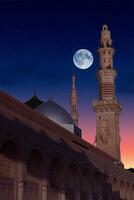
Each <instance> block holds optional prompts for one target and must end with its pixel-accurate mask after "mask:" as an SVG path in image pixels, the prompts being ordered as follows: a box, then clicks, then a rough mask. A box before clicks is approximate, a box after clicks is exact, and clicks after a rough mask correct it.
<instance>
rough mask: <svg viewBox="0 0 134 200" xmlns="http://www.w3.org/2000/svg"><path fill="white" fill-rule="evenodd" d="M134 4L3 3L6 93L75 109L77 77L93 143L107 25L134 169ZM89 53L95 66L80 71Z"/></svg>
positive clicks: (120, 0)
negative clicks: (76, 60) (78, 57)
mask: <svg viewBox="0 0 134 200" xmlns="http://www.w3.org/2000/svg"><path fill="white" fill-rule="evenodd" d="M133 10H134V4H133V3H132V1H130V0H100V1H99V0H98V1H97V0H81V1H80V0H77V1H76V0H68V1H67V0H66V1H65V0H62V1H58V0H56V1H52V0H45V1H39V0H37V1H34V0H31V1H30V0H16V1H15V0H14V1H12V0H0V89H1V90H3V91H5V92H7V93H9V94H10V95H12V96H14V97H16V98H17V99H19V100H20V101H22V102H25V101H27V100H28V99H30V98H31V96H32V95H33V91H34V88H35V89H36V94H37V96H38V97H39V98H40V99H42V100H44V101H46V100H47V99H48V98H50V97H51V98H52V99H53V100H54V101H56V102H57V103H58V104H60V105H61V106H63V107H65V108H66V109H68V110H69V97H70V94H71V76H72V74H75V75H76V79H77V94H78V97H79V115H80V123H79V126H80V127H81V128H82V130H83V138H84V139H86V140H87V141H90V142H91V143H93V141H94V136H95V113H94V112H93V111H92V101H93V100H94V99H97V98H98V82H97V78H96V72H97V69H98V66H99V62H98V61H99V59H98V55H97V48H98V47H99V39H100V31H101V27H102V25H103V24H107V25H108V27H109V29H110V30H111V33H112V39H113V47H114V48H115V49H116V53H115V56H114V67H115V68H116V70H117V73H118V77H117V79H116V93H117V95H116V96H117V98H118V100H119V102H120V103H121V105H122V107H123V111H122V114H121V118H120V134H121V137H122V143H121V150H122V160H123V162H124V163H125V166H126V167H134V156H133V155H134V20H133V19H134V12H133ZM81 48H82V49H83V48H84V49H89V50H90V51H91V52H92V53H93V56H94V63H93V65H92V66H91V68H89V69H88V70H80V69H77V68H76V67H75V66H74V64H73V61H72V57H73V55H74V53H75V52H76V51H77V50H78V49H81Z"/></svg>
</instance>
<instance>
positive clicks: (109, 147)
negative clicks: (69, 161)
mask: <svg viewBox="0 0 134 200" xmlns="http://www.w3.org/2000/svg"><path fill="white" fill-rule="evenodd" d="M114 52H115V50H114V49H113V48H112V39H111V33H110V31H109V30H108V27H107V25H103V27H102V31H101V39H100V48H99V49H98V54H99V59H100V68H99V70H98V73H97V78H98V81H99V100H97V101H94V102H93V109H94V111H95V112H96V146H97V147H98V148H100V149H101V150H102V151H104V152H106V153H108V154H110V155H111V156H113V157H114V158H116V159H117V160H119V161H120V135H119V114H120V111H121V106H120V104H119V103H118V102H117V101H116V96H115V78H116V75H117V74H116V71H115V69H114V67H113V55H114Z"/></svg>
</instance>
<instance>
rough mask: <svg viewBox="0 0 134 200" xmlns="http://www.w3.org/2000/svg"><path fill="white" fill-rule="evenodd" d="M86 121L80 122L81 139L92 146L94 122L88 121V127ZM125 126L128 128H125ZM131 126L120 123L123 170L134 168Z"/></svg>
mask: <svg viewBox="0 0 134 200" xmlns="http://www.w3.org/2000/svg"><path fill="white" fill-rule="evenodd" d="M86 121H87V120H84V121H82V122H81V126H80V127H81V128H82V135H83V137H82V138H83V139H84V140H86V141H87V142H89V143H91V144H94V139H95V132H96V130H95V129H96V128H95V121H94V120H93V121H92V119H90V123H88V124H89V125H87V123H86ZM126 124H127V125H128V126H126ZM130 127H132V124H131V125H130V124H129V123H127V122H126V123H122V124H121V128H120V136H121V160H122V162H123V164H124V167H125V168H134V134H133V133H132V132H133V131H132V129H131V128H130Z"/></svg>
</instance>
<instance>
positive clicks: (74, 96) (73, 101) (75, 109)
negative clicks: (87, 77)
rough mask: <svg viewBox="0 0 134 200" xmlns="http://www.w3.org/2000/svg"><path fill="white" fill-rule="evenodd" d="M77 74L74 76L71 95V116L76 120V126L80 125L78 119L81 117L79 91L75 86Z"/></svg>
mask: <svg viewBox="0 0 134 200" xmlns="http://www.w3.org/2000/svg"><path fill="white" fill-rule="evenodd" d="M75 79H76V78H75V76H74V75H73V76H72V94H71V97H70V105H71V116H72V119H73V120H74V123H75V125H76V126H78V119H79V114H78V107H77V103H78V98H77V93H76V87H75Z"/></svg>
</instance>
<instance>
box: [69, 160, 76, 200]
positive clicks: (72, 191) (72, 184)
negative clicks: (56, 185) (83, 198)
mask: <svg viewBox="0 0 134 200" xmlns="http://www.w3.org/2000/svg"><path fill="white" fill-rule="evenodd" d="M78 193H79V170H78V167H77V165H76V164H75V163H71V164H70V166H69V168H68V173H67V188H66V197H67V199H68V200H74V199H77V195H78Z"/></svg>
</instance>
